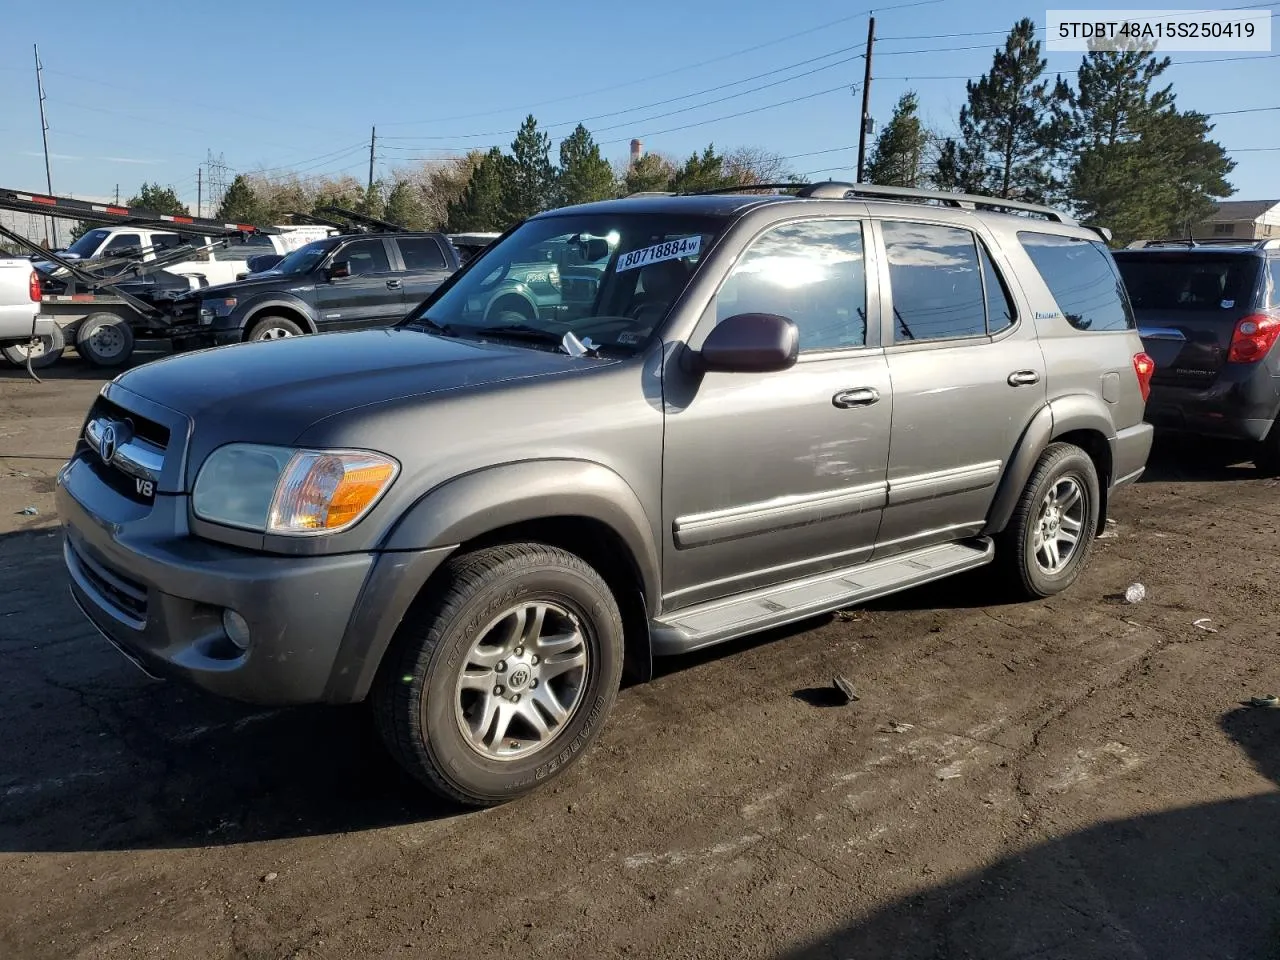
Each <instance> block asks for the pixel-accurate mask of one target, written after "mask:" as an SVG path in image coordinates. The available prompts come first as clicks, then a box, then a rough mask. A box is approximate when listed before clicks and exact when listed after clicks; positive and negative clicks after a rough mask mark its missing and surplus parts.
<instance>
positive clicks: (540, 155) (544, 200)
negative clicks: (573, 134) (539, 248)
mask: <svg viewBox="0 0 1280 960" xmlns="http://www.w3.org/2000/svg"><path fill="white" fill-rule="evenodd" d="M555 180H556V178H555V170H554V168H552V166H551V137H549V136H548V135H547V134H545V133H539V132H538V121H537V120H535V119H534V117H533V114H529V115H528V116H527V117H526V118H525V121H524V123H523V124H522V125H521V126H520V131H519V132H518V133H517V134H516V138H515V140H513V141H512V142H511V164H510V176H509V177H508V178H507V179H506V181H505V190H504V195H503V205H504V206H505V208H506V213H507V215H508V216H509V217H510V218H511V219H512V220H513V221H514V220H524V219H525V218H526V217H531V216H533V215H534V214H535V213H539V212H541V211H543V210H546V209H547V208H548V207H550V206H551V203H552V200H553V199H554V197H555V194H554V190H555Z"/></svg>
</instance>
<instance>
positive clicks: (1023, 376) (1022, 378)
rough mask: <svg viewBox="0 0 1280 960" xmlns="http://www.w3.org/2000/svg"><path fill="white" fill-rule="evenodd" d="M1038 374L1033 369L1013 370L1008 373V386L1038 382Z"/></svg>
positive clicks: (1021, 385)
mask: <svg viewBox="0 0 1280 960" xmlns="http://www.w3.org/2000/svg"><path fill="white" fill-rule="evenodd" d="M1039 382H1040V374H1039V373H1037V372H1036V371H1035V370H1015V371H1014V372H1013V373H1011V374H1009V386H1011V387H1024V386H1027V385H1028V384H1032V383H1039Z"/></svg>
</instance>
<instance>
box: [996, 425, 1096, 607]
mask: <svg viewBox="0 0 1280 960" xmlns="http://www.w3.org/2000/svg"><path fill="white" fill-rule="evenodd" d="M1072 487H1074V492H1075V493H1076V494H1078V499H1077V500H1074V501H1072V502H1071V504H1070V505H1068V506H1067V507H1066V508H1065V509H1064V510H1062V516H1061V518H1060V519H1061V524H1060V526H1059V527H1057V528H1056V529H1058V530H1059V531H1060V532H1061V533H1063V534H1070V533H1071V532H1073V531H1072V529H1071V528H1072V527H1077V526H1078V530H1076V531H1074V532H1076V533H1077V534H1078V536H1077V539H1076V540H1075V542H1074V545H1073V546H1071V548H1070V553H1069V554H1068V555H1067V556H1066V557H1065V558H1063V556H1062V551H1063V550H1064V549H1065V547H1063V544H1064V543H1065V542H1066V541H1065V540H1057V539H1055V540H1054V541H1053V542H1054V543H1055V544H1056V545H1057V546H1058V560H1059V562H1060V563H1061V566H1058V567H1054V566H1053V564H1052V563H1050V562H1048V561H1050V560H1051V559H1052V558H1051V556H1050V555H1049V554H1048V553H1047V552H1046V551H1045V550H1041V549H1040V547H1039V544H1040V542H1041V539H1040V537H1039V533H1040V531H1041V523H1042V522H1047V523H1049V524H1051V526H1050V528H1049V529H1051V530H1052V529H1055V528H1054V527H1053V526H1052V524H1053V522H1054V514H1053V513H1050V512H1048V509H1047V508H1048V507H1049V506H1050V504H1049V498H1050V497H1051V496H1056V497H1058V500H1057V502H1058V503H1059V504H1061V503H1063V502H1064V501H1066V500H1069V499H1070V497H1069V496H1066V494H1069V493H1070V492H1071V491H1072ZM1100 503H1101V497H1100V495H1099V490H1098V470H1097V468H1096V467H1095V466H1094V464H1093V460H1091V459H1090V458H1089V455H1088V454H1087V453H1085V452H1084V451H1083V450H1081V449H1080V448H1079V447H1077V446H1074V445H1073V444H1069V443H1051V444H1050V445H1049V446H1048V448H1047V449H1046V450H1045V452H1044V453H1043V454H1041V456H1040V460H1039V461H1038V462H1037V463H1036V467H1035V469H1034V470H1033V471H1032V472H1031V478H1030V479H1029V480H1028V481H1027V486H1026V488H1025V489H1024V490H1023V492H1022V496H1021V498H1019V500H1018V505H1017V507H1016V508H1015V509H1014V512H1013V517H1012V519H1010V521H1009V526H1008V528H1007V529H1006V530H1005V531H1004V532H1003V533H1002V534H1000V537H999V542H998V543H997V546H996V550H997V558H998V559H999V560H1000V565H1001V566H1002V567H1003V569H1004V574H1005V578H1006V581H1007V583H1008V586H1009V589H1010V591H1011V592H1012V593H1013V594H1014V595H1015V596H1016V597H1018V598H1021V599H1031V600H1034V599H1040V598H1043V597H1051V596H1053V595H1054V594H1057V593H1061V592H1062V591H1063V590H1065V589H1067V587H1069V586H1071V584H1073V583H1075V581H1076V578H1077V577H1079V576H1080V571H1081V570H1083V569H1084V566H1085V564H1086V563H1088V561H1089V555H1090V554H1091V553H1092V552H1093V541H1094V537H1095V535H1096V533H1097V529H1098V508H1099V504H1100ZM1076 504H1079V506H1078V507H1077V506H1076ZM1059 509H1062V508H1061V507H1060V508H1059Z"/></svg>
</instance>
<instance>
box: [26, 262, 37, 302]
mask: <svg viewBox="0 0 1280 960" xmlns="http://www.w3.org/2000/svg"><path fill="white" fill-rule="evenodd" d="M27 295H28V296H30V297H31V300H32V302H33V303H39V302H40V274H38V273H36V272H35V271H34V270H32V271H31V280H30V281H29V283H28V286H27Z"/></svg>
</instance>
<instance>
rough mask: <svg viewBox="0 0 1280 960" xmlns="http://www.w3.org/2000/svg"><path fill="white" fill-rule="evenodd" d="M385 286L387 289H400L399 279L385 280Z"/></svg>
mask: <svg viewBox="0 0 1280 960" xmlns="http://www.w3.org/2000/svg"><path fill="white" fill-rule="evenodd" d="M387 288H388V289H390V290H399V289H400V281H399V280H388V281H387Z"/></svg>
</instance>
